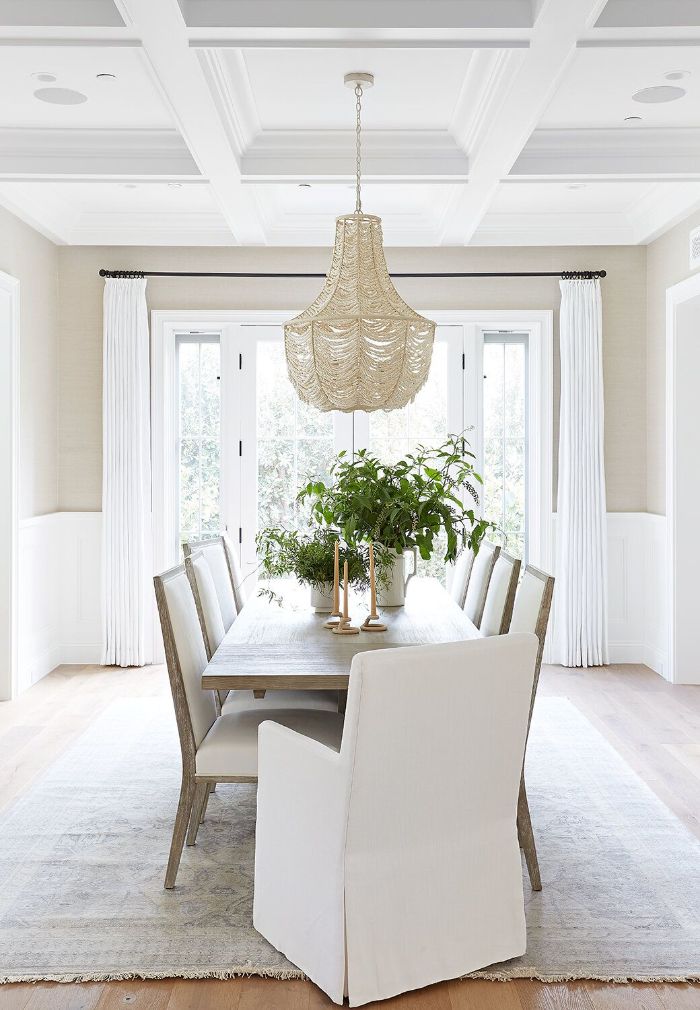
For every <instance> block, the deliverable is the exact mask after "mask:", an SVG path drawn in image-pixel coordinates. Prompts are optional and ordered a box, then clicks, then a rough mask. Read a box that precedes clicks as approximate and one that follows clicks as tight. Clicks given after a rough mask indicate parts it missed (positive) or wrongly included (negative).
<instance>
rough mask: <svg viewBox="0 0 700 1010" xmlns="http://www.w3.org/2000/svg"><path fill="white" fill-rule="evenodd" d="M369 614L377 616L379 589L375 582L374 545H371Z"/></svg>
mask: <svg viewBox="0 0 700 1010" xmlns="http://www.w3.org/2000/svg"><path fill="white" fill-rule="evenodd" d="M369 608H370V609H369V612H370V614H371V615H372V617H376V615H377V587H376V585H375V582H374V544H370V545H369Z"/></svg>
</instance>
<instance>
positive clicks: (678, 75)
mask: <svg viewBox="0 0 700 1010" xmlns="http://www.w3.org/2000/svg"><path fill="white" fill-rule="evenodd" d="M664 77H665V78H666V80H667V81H682V80H683V79H684V78H685V77H690V71H689V70H671V71H669V73H667V74H664Z"/></svg>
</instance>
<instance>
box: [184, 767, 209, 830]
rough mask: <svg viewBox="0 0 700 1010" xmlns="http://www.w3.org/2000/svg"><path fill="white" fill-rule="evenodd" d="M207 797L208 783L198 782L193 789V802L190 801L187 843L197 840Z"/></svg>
mask: <svg viewBox="0 0 700 1010" xmlns="http://www.w3.org/2000/svg"><path fill="white" fill-rule="evenodd" d="M208 799H209V783H208V782H198V783H197V785H196V786H195V791H194V802H193V803H192V813H191V814H190V827H189V830H188V832H187V844H188V845H194V843H195V842H196V841H197V831H198V830H199V825H200V824H201V823H202V821H203V820H204V808H205V806H206V803H207V800H208Z"/></svg>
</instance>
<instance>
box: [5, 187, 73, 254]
mask: <svg viewBox="0 0 700 1010" xmlns="http://www.w3.org/2000/svg"><path fill="white" fill-rule="evenodd" d="M0 205H1V206H3V207H4V208H5V210H9V212H10V213H11V214H14V215H15V217H18V218H20V219H21V220H22V221H24V222H25V223H26V224H28V225H29V226H30V228H34V229H35V230H36V231H38V232H40V233H41V234H42V235H45V236H46V238H48V239H50V240H51V241H52V242H55V243H56V244H57V245H66V244H70V242H71V241H72V229H73V226H74V224H75V221H76V214H75V211H74V209H73V208H72V207H71V206H69V204H68V203H67V202H66V201H65V200H61V199H60V198H59V199H56V196H55V194H53V193H52V194H50V195H49V194H47V193H46V192H45V191H44V189H43V188H42V189H41V190H40V191H39V192H37V191H36V189H35V188H34V187H32V186H31V185H29V184H28V185H26V186H23V185H16V184H12V185H9V184H7V183H6V181H5V180H0Z"/></svg>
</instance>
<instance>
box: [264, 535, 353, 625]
mask: <svg viewBox="0 0 700 1010" xmlns="http://www.w3.org/2000/svg"><path fill="white" fill-rule="evenodd" d="M340 539H341V537H340V534H339V533H338V531H337V530H335V529H332V528H330V527H317V528H315V529H312V530H310V531H309V532H303V531H300V530H293V529H292V530H290V529H285V528H283V527H280V526H269V527H267V529H263V530H261V531H260V532H259V533H258V535H257V537H256V538H255V542H256V546H257V549H258V557H259V558H260V565H261V567H262V569H263V571H264V572H265V574H266V575H267V577H268V578H269V579H279V578H285V577H286V576H289V575H294V576H295V577H296V578H297V580H298V581H299V582H300V583H302V585H306V586H309V587H310V590H311V605H312V606H313V607H314V609H315V610H316V611H317V612H319V613H323V612H325V613H328V612H330V610H331V608H332V603H333V563H334V557H335V545H336V542H337V541H338V540H340ZM368 554H369V551H368V548H367V547H366V546H365V545H364V544H360V543H353V544H352V545H349V544H347V543H343V542H342V540H341V544H340V564H341V571H342V565H343V562H344V561H347V562H348V579H349V581H350V584H351V585H353V586H355V587H356V588H358V589H361V590H364V589H366V588H367V587H368V585H369V557H368ZM261 592H263V593H266V594H267V595H268V596H270V597H274V595H275V594H274V592H273V591H272V589H271V588H269V587H268V588H265V589H263V590H261Z"/></svg>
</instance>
